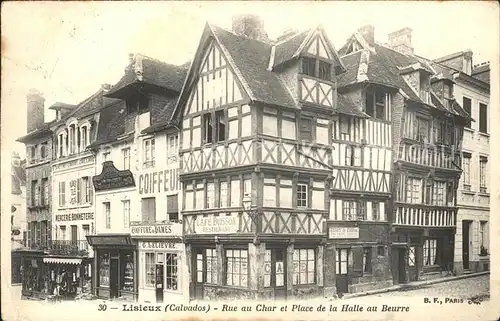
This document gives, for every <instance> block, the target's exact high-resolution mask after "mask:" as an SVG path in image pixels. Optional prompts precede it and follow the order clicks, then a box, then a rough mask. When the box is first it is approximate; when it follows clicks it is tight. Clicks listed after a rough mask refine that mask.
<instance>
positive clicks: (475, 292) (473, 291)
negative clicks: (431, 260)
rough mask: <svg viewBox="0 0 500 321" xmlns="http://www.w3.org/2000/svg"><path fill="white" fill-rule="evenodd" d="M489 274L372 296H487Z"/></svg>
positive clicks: (488, 291)
mask: <svg viewBox="0 0 500 321" xmlns="http://www.w3.org/2000/svg"><path fill="white" fill-rule="evenodd" d="M489 293H490V275H481V276H477V277H472V278H466V279H461V280H456V281H449V282H443V283H437V284H429V285H420V286H411V285H409V286H408V287H407V288H406V289H403V290H400V291H393V292H386V293H380V294H374V295H373V296H377V297H381V298H386V297H414V296H426V297H453V298H462V299H469V298H474V297H478V296H479V297H484V296H486V295H488V296H489Z"/></svg>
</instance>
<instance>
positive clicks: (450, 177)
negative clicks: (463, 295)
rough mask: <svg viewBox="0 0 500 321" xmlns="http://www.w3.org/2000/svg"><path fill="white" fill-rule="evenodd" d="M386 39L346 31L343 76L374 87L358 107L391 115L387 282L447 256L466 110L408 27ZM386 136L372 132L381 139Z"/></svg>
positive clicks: (434, 268)
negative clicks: (416, 49)
mask: <svg viewBox="0 0 500 321" xmlns="http://www.w3.org/2000/svg"><path fill="white" fill-rule="evenodd" d="M389 41H390V45H389V46H386V45H381V44H378V43H375V41H374V33H373V28H362V29H361V30H360V31H359V32H358V33H357V34H355V35H354V36H353V37H352V38H350V40H349V41H348V43H347V44H346V46H345V47H344V48H343V49H344V50H345V54H346V56H345V57H344V59H346V60H350V61H351V63H349V67H350V68H349V70H350V71H351V72H352V71H356V74H355V75H353V76H352V77H348V78H349V79H344V80H343V81H346V83H347V84H353V83H362V84H364V88H365V90H366V91H371V90H375V95H374V96H373V98H372V97H369V96H366V100H365V110H364V111H365V112H366V113H368V114H370V115H371V114H374V116H372V117H374V118H377V117H383V118H385V117H386V120H388V121H390V130H391V133H390V136H389V144H388V145H386V146H387V147H390V146H392V161H391V164H388V165H387V166H390V167H387V168H386V170H388V169H390V170H391V171H392V177H391V183H390V192H391V199H390V200H391V201H390V202H389V203H388V204H387V205H388V206H387V207H388V209H387V211H386V215H387V219H388V220H389V222H390V223H391V224H392V228H391V231H392V233H391V239H390V242H389V244H390V245H391V247H392V250H391V253H390V254H391V255H390V257H391V261H392V262H391V265H392V266H391V267H392V269H391V270H392V274H393V282H394V283H401V282H407V281H412V280H416V279H422V278H424V277H430V276H431V275H432V274H433V273H434V272H437V273H438V274H439V272H440V271H441V270H443V269H447V268H450V266H451V264H452V262H453V256H452V253H453V240H454V234H455V228H456V215H457V207H456V190H457V186H458V180H459V178H460V175H461V168H460V161H461V155H460V149H461V143H462V136H463V127H464V125H465V124H466V123H467V122H468V121H470V116H469V115H468V114H467V113H466V112H464V110H463V109H462V107H461V106H460V105H459V104H458V103H457V102H456V101H455V99H454V98H453V93H452V88H453V86H452V81H451V80H450V79H448V78H446V77H440V76H439V75H438V74H437V73H436V71H435V70H434V69H433V68H432V66H431V65H430V64H429V63H428V62H427V61H426V60H425V59H421V58H419V57H417V56H416V55H415V54H414V53H413V48H412V46H411V30H410V29H409V28H405V29H402V30H399V31H397V32H394V33H392V34H390V35H389ZM346 64H347V63H346ZM388 98H389V99H388ZM387 100H389V101H387ZM385 106H388V108H386V109H387V111H386V110H384V107H385ZM379 110H380V111H381V112H382V113H381V114H379ZM367 128H368V126H367ZM384 137H385V135H383V133H382V132H381V133H380V134H379V135H377V138H378V139H379V140H382V144H384V143H383V141H384ZM368 139H369V138H368ZM368 139H367V140H368ZM367 142H368V141H367ZM380 159H381V158H380V157H379V160H380ZM381 254H382V253H381Z"/></svg>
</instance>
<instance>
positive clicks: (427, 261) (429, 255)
mask: <svg viewBox="0 0 500 321" xmlns="http://www.w3.org/2000/svg"><path fill="white" fill-rule="evenodd" d="M436 248H437V240H436V239H428V240H425V241H424V253H423V257H424V266H431V265H435V264H436Z"/></svg>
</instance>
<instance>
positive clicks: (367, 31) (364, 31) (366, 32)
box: [358, 25, 375, 46]
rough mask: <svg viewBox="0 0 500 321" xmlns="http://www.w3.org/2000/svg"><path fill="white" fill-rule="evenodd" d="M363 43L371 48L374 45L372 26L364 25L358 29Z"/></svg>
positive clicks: (373, 29)
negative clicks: (363, 40)
mask: <svg viewBox="0 0 500 321" xmlns="http://www.w3.org/2000/svg"><path fill="white" fill-rule="evenodd" d="M358 32H359V33H360V34H361V35H362V36H363V38H364V39H365V41H366V42H367V43H368V44H369V45H370V46H373V45H374V44H375V28H374V27H373V26H372V25H366V26H363V27H361V28H359V29H358Z"/></svg>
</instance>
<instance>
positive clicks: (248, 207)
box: [242, 193, 258, 224]
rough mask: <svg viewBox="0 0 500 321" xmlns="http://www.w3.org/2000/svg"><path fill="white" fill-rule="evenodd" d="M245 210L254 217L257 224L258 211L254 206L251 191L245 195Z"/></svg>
mask: <svg viewBox="0 0 500 321" xmlns="http://www.w3.org/2000/svg"><path fill="white" fill-rule="evenodd" d="M242 203H243V210H244V211H245V212H246V213H247V214H248V216H250V218H251V219H252V222H254V223H255V224H257V217H258V212H257V210H256V209H255V208H252V198H251V197H250V194H249V193H245V196H243V200H242Z"/></svg>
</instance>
